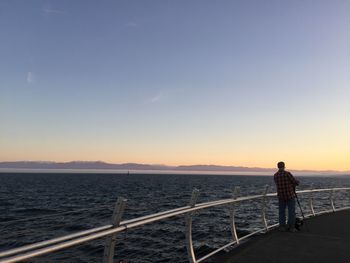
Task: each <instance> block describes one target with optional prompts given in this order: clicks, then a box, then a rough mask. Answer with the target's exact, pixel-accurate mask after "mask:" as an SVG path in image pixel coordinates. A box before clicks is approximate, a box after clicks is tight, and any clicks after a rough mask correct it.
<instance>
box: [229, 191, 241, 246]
mask: <svg viewBox="0 0 350 263" xmlns="http://www.w3.org/2000/svg"><path fill="white" fill-rule="evenodd" d="M239 193H240V187H239V186H236V187H234V188H233V194H232V198H233V200H236V199H237V197H238V195H239ZM230 226H231V234H232V239H233V240H234V241H236V244H237V245H238V244H239V238H238V235H237V229H236V223H235V204H234V203H232V204H231V205H230Z"/></svg>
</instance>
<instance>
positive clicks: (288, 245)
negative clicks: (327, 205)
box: [215, 209, 350, 263]
mask: <svg viewBox="0 0 350 263" xmlns="http://www.w3.org/2000/svg"><path fill="white" fill-rule="evenodd" d="M215 262H217V263H231V262H232V263H233V262H234V263H263V262H266V263H267V262H268V263H275V262H276V263H289V262H290V263H303V262H305V263H313V262H315V263H323V262H325V263H326V262H327V263H330V262H331V263H335V262H337V263H339V262H346V263H349V262H350V210H349V209H348V210H344V211H339V212H335V213H330V214H324V215H320V216H316V217H312V218H309V219H307V220H306V223H305V224H304V226H303V229H302V231H300V232H297V233H290V232H279V231H277V230H273V231H271V232H269V233H267V234H264V235H260V236H257V237H252V238H251V239H250V240H248V241H247V242H245V243H244V244H242V245H240V246H237V247H236V248H234V249H233V250H232V251H230V252H228V253H226V254H224V255H222V256H220V257H218V258H217V259H216V261H215Z"/></svg>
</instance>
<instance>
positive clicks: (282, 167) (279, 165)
mask: <svg viewBox="0 0 350 263" xmlns="http://www.w3.org/2000/svg"><path fill="white" fill-rule="evenodd" d="M277 167H278V169H280V170H284V168H285V167H286V165H285V164H284V162H278V164H277Z"/></svg>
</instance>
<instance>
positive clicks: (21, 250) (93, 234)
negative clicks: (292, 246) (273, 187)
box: [0, 186, 350, 263]
mask: <svg viewBox="0 0 350 263" xmlns="http://www.w3.org/2000/svg"><path fill="white" fill-rule="evenodd" d="M349 190H350V187H348V188H327V189H310V190H302V191H297V193H298V194H299V195H300V194H307V193H308V194H309V197H308V201H309V202H308V204H309V209H310V211H311V214H308V215H306V216H305V217H310V216H315V215H318V214H323V213H329V212H335V211H339V210H344V209H349V208H350V207H349V206H346V207H343V208H340V209H336V208H335V205H334V193H335V192H338V191H349ZM319 192H329V193H330V194H329V202H330V203H329V205H330V209H329V210H324V211H319V212H315V209H314V205H313V198H314V197H313V194H314V193H319ZM238 193H239V187H235V188H234V190H233V196H232V198H229V199H221V200H217V201H211V202H206V203H200V204H196V202H197V198H198V195H199V191H198V190H197V189H194V190H193V192H192V197H191V200H190V203H189V205H188V206H184V207H180V208H176V209H172V210H168V211H164V212H160V213H155V214H151V215H147V216H142V217H138V218H135V219H130V220H125V221H121V218H122V215H123V212H124V208H125V205H126V202H127V200H126V199H124V198H121V197H120V198H118V200H117V202H116V205H115V208H114V212H113V216H112V223H111V224H110V225H104V226H101V227H97V228H92V229H89V230H85V231H81V232H77V233H74V234H70V235H66V236H62V237H58V238H54V239H50V240H45V241H42V242H37V243H34V244H30V245H26V246H22V247H18V248H15V249H11V250H7V251H3V252H0V263H11V262H18V261H21V260H26V259H30V258H34V257H37V256H41V255H45V254H49V253H52V252H54V251H58V250H62V249H66V248H69V247H73V246H76V245H79V244H82V243H85V242H88V241H91V240H96V239H99V238H103V237H105V238H107V239H106V245H105V249H104V254H103V262H104V263H112V262H113V258H114V248H115V243H116V235H117V234H118V233H120V232H123V231H126V230H127V229H132V228H136V227H139V226H142V225H145V224H150V223H154V222H157V221H160V220H164V219H167V218H170V217H174V216H179V215H185V219H186V248H187V253H188V259H189V262H190V263H199V262H202V261H204V260H205V259H207V258H209V257H211V256H213V255H215V254H216V253H218V252H219V251H222V250H223V249H225V248H227V247H230V246H232V245H239V243H240V242H241V241H242V240H244V239H247V238H249V237H251V236H253V235H255V234H258V233H263V232H267V231H268V230H270V229H272V228H274V227H276V226H278V224H273V225H268V223H267V220H266V203H267V198H270V197H276V196H277V194H276V193H268V186H266V187H265V189H264V192H263V194H261V195H252V196H243V197H238ZM259 199H260V200H261V214H262V225H263V228H261V229H259V230H256V231H254V232H252V233H249V234H247V235H245V236H243V237H240V238H239V237H238V235H237V229H236V224H235V206H236V205H237V204H239V203H241V202H244V201H249V200H259ZM223 205H229V209H230V228H231V234H232V242H230V243H228V244H226V245H224V246H222V247H220V248H218V249H216V250H214V251H212V252H210V253H209V254H207V255H205V256H203V257H201V258H198V259H197V258H196V255H195V251H194V248H193V242H192V218H193V216H194V212H195V211H199V210H203V209H207V208H211V207H216V206H223Z"/></svg>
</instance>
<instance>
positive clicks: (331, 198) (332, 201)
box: [329, 188, 335, 212]
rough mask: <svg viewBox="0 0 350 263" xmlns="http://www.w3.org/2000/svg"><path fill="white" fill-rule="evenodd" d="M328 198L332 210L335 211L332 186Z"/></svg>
mask: <svg viewBox="0 0 350 263" xmlns="http://www.w3.org/2000/svg"><path fill="white" fill-rule="evenodd" d="M329 199H330V201H331V207H332V211H333V212H335V207H334V189H333V188H332V190H331V193H330V195H329Z"/></svg>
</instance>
